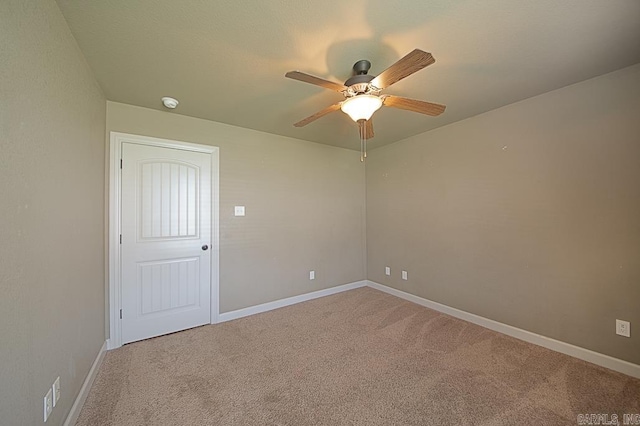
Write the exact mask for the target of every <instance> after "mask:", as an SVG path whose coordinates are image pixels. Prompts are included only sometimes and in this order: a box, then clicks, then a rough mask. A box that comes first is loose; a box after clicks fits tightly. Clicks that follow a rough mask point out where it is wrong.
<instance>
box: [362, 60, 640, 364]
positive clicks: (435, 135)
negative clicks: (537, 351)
mask: <svg viewBox="0 0 640 426" xmlns="http://www.w3.org/2000/svg"><path fill="white" fill-rule="evenodd" d="M449 108H455V105H450V106H449ZM367 250H368V258H367V262H368V278H369V279H370V280H373V281H377V282H379V283H382V284H386V285H390V286H392V287H394V288H398V289H400V290H404V291H407V292H410V293H413V294H416V295H418V296H421V297H424V298H427V299H431V300H434V301H437V302H440V303H443V304H445V305H449V306H452V307H455V308H459V309H462V310H464V311H468V312H472V313H474V314H477V315H481V316H484V317H487V318H491V319H493V320H496V321H500V322H503V323H506V324H510V325H513V326H516V327H520V328H523V329H525V330H529V331H532V332H535V333H539V334H542V335H545V336H549V337H552V338H554V339H558V340H562V341H565V342H568V343H571V344H574V345H577V346H582V347H584V348H587V349H591V350H594V351H597V352H601V353H604V354H608V355H611V356H614V357H617V358H621V359H624V360H627V361H631V362H634V363H637V364H640V306H639V305H638V302H639V301H640V65H636V66H633V67H630V68H626V69H623V70H620V71H617V72H614V73H611V74H607V75H604V76H601V77H597V78H594V79H592V80H587V81H585V82H582V83H578V84H575V85H572V86H568V87H565V88H562V89H559V90H556V91H553V92H549V93H546V94H543V95H540V96H537V97H534V98H531V99H528V100H525V101H522V102H519V103H516V104H512V105H509V106H506V107H503V108H500V109H497V110H494V111H491V112H488V113H485V114H482V115H478V116H476V117H473V118H470V119H467V120H464V121H461V122H457V123H454V124H451V125H449V126H446V127H442V128H439V129H436V130H433V131H430V132H427V133H424V134H421V135H417V136H415V137H412V138H409V139H406V140H404V141H401V142H398V143H396V144H393V145H389V146H387V147H384V148H380V149H377V150H374V151H372V152H371V153H370V155H369V159H368V162H367ZM387 265H388V266H391V268H392V276H391V277H386V276H385V275H384V267H385V266H387ZM402 269H406V270H407V271H408V272H409V280H408V281H402V280H401V279H400V271H401V270H402ZM616 318H619V319H625V320H627V321H631V323H632V326H631V329H632V338H630V339H629V338H624V337H620V336H616V335H615V333H614V330H615V319H616ZM634 330H635V331H634Z"/></svg>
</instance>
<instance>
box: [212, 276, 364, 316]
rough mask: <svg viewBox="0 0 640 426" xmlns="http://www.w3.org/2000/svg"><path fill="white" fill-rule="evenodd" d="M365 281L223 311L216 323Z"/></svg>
mask: <svg viewBox="0 0 640 426" xmlns="http://www.w3.org/2000/svg"><path fill="white" fill-rule="evenodd" d="M366 286H367V281H356V282H353V283H349V284H343V285H339V286H337V287H331V288H327V289H324V290H318V291H314V292H311V293H306V294H301V295H299V296H293V297H287V298H286V299H280V300H274V301H273V302H267V303H263V304H261V305H255V306H249V307H248V308H243V309H238V310H236V311H231V312H225V313H222V314H220V315H219V316H218V323H221V322H225V321H231V320H234V319H238V318H242V317H247V316H249V315H255V314H259V313H262V312H267V311H271V310H273V309H278V308H283V307H285V306H289V305H294V304H296V303H300V302H306V301H307V300H312V299H317V298H319V297H324V296H329V295H332V294H336V293H342V292H343V291H348V290H353V289H354V288H360V287H366Z"/></svg>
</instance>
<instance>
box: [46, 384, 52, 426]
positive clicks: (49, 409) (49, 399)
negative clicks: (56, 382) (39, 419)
mask: <svg viewBox="0 0 640 426" xmlns="http://www.w3.org/2000/svg"><path fill="white" fill-rule="evenodd" d="M52 411H53V393H52V391H51V388H49V390H48V391H47V394H46V395H45V396H44V421H45V422H46V421H47V419H48V418H49V416H50V415H51V412H52Z"/></svg>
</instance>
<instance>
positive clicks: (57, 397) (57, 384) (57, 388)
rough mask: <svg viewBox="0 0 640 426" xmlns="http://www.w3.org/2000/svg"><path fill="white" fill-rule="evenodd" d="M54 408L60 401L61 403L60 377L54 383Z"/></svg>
mask: <svg viewBox="0 0 640 426" xmlns="http://www.w3.org/2000/svg"><path fill="white" fill-rule="evenodd" d="M52 389H53V406H54V407H55V406H56V404H57V403H58V401H60V376H58V378H57V379H56V381H55V382H53V386H52Z"/></svg>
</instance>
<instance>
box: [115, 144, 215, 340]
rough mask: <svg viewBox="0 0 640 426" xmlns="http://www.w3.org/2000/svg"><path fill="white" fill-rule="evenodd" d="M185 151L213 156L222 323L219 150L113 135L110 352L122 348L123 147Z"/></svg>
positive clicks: (203, 146)
mask: <svg viewBox="0 0 640 426" xmlns="http://www.w3.org/2000/svg"><path fill="white" fill-rule="evenodd" d="M125 142H126V143H135V144H138V145H150V146H158V147H162V148H174V149H182V150H186V151H195V152H204V153H208V154H211V209H212V211H211V324H216V323H218V322H219V315H220V304H219V300H220V297H219V278H220V277H219V266H220V240H219V226H218V224H219V211H220V207H219V206H220V197H219V194H220V191H219V181H220V176H219V174H220V171H219V165H220V148H218V147H217V146H208V145H200V144H193V143H187V142H179V141H172V140H168V139H158V138H153V137H150V136H139V135H131V134H127V133H119V132H111V133H110V146H109V150H110V155H109V338H108V340H107V349H115V348H119V347H120V346H122V322H121V321H120V309H121V308H122V299H121V295H122V287H121V286H122V276H121V246H120V234H121V232H122V231H121V218H120V216H121V211H120V209H121V205H120V204H121V191H122V188H121V185H122V182H121V169H120V158H121V153H122V144H123V143H125Z"/></svg>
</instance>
